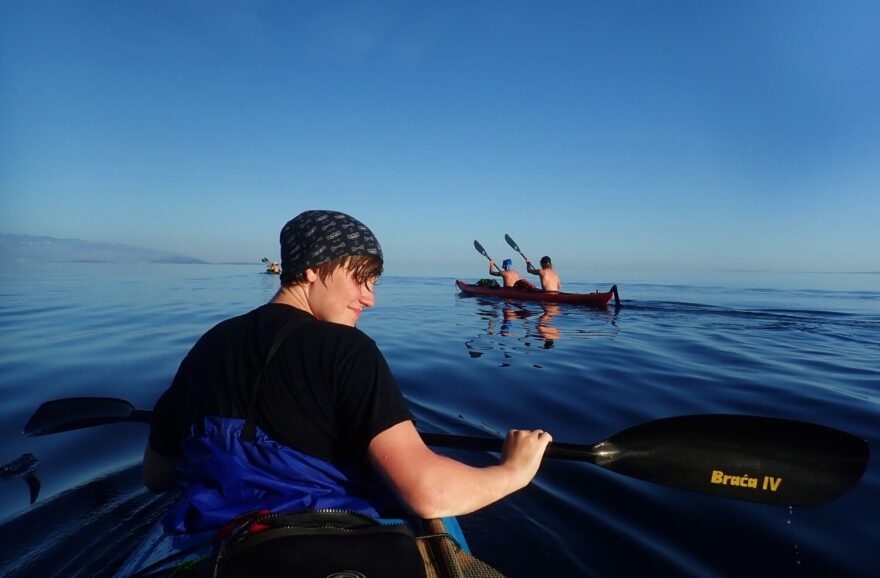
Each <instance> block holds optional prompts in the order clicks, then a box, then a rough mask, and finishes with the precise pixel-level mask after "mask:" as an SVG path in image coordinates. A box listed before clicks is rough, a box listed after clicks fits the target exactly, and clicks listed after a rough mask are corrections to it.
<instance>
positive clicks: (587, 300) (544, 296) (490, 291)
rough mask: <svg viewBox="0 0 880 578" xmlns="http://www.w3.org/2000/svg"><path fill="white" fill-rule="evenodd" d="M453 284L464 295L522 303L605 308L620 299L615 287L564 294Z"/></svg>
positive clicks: (617, 303) (618, 301)
mask: <svg viewBox="0 0 880 578" xmlns="http://www.w3.org/2000/svg"><path fill="white" fill-rule="evenodd" d="M455 284H456V285H457V286H458V288H459V290H460V291H461V292H462V293H464V294H465V295H481V296H486V297H500V298H502V299H521V300H524V301H543V302H547V303H570V304H572V305H587V306H589V307H607V306H608V302H609V301H611V298H612V297H614V303H615V305H620V297H619V295H618V294H617V285H613V286H612V287H611V289H609V290H608V291H604V292H603V291H596V292H595V293H564V292H562V291H531V290H527V289H514V288H512V287H483V286H481V285H472V284H469V283H465V282H464V281H462V280H461V279H458V280H456V282H455Z"/></svg>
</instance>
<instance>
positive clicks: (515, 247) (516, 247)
mask: <svg viewBox="0 0 880 578" xmlns="http://www.w3.org/2000/svg"><path fill="white" fill-rule="evenodd" d="M504 240H505V241H507V244H508V245H510V248H511V249H513V250H514V251H516V252H517V253H519V255H520V257H522V258H523V259H524V260H525V262H526V263H529V262H530V261H529V260H528V258H526V256H525V255H523V252H522V251H520V250H519V245H517V244H516V241H514V240H513V239H511V238H510V235H508V234H507V233H504Z"/></svg>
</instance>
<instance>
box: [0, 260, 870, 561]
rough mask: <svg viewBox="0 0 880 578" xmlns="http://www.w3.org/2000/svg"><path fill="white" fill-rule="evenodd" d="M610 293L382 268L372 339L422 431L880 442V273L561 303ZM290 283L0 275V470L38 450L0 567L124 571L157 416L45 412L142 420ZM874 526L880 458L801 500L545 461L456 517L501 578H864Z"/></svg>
mask: <svg viewBox="0 0 880 578" xmlns="http://www.w3.org/2000/svg"><path fill="white" fill-rule="evenodd" d="M470 280H471V281H473V280H474V279H470ZM612 283H617V285H618V287H619V289H620V296H621V298H622V307H621V308H620V309H615V308H613V307H611V308H608V309H600V310H595V309H589V308H585V307H579V306H568V305H541V304H537V303H529V302H520V301H510V300H499V299H492V298H480V297H462V296H460V295H459V294H458V292H457V290H456V289H455V286H454V279H451V278H405V277H388V278H383V279H382V280H381V283H380V284H379V286H378V287H377V290H376V295H377V305H376V307H375V308H374V309H372V310H369V311H368V312H366V313H365V315H364V316H363V318H362V320H361V322H360V324H359V327H360V328H361V329H363V330H364V331H365V332H366V333H367V334H369V335H370V336H371V337H372V338H373V339H374V340H375V341H376V342H377V343H378V345H379V347H380V348H381V350H382V351H383V352H384V354H385V356H386V357H387V359H388V362H389V365H390V366H391V368H392V370H393V372H394V374H395V376H396V378H397V380H398V381H399V384H400V387H401V389H402V390H403V392H404V394H405V396H406V397H407V399H408V400H409V402H410V404H411V406H412V408H413V411H414V413H415V415H416V417H417V419H418V426H419V427H420V428H422V429H424V430H429V431H441V432H451V433H461V434H471V435H473V434H476V435H503V434H504V432H506V431H507V430H508V429H510V428H537V427H540V428H543V429H546V430H547V431H550V432H551V433H552V434H553V436H554V437H555V439H556V440H557V441H566V442H576V443H584V444H593V443H595V442H598V441H601V440H603V439H605V438H607V437H609V436H611V435H612V434H614V433H616V432H619V431H621V430H623V429H626V428H628V427H630V426H633V425H636V424H639V423H643V422H647V421H650V420H654V419H658V418H664V417H670V416H676V415H688V414H697V413H733V414H746V415H763V416H771V417H780V418H790V419H799V420H804V421H808V422H814V423H819V424H822V425H826V426H830V427H835V428H838V429H841V430H844V431H848V432H851V433H854V434H856V435H858V436H859V437H862V438H864V439H866V440H868V441H869V443H870V444H871V446H872V447H876V446H877V442H878V440H880V275H876V274H873V275H872V274H861V275H860V274H769V273H746V272H740V273H713V274H706V273H699V274H697V273H691V274H683V273H679V274H672V273H667V274H663V275H661V274H659V273H644V274H635V273H632V272H597V273H596V275H595V277H594V278H592V279H586V280H583V281H582V282H579V283H577V282H566V287H565V289H566V290H568V291H573V292H588V291H594V290H596V289H601V290H607V289H608V288H609V287H610V285H611V284H612ZM277 286H278V278H277V277H275V276H270V275H263V274H260V266H257V267H256V268H254V267H251V266H242V265H197V266H184V265H158V264H149V265H124V266H120V265H114V264H101V263H78V264H57V263H49V264H33V263H28V264H15V265H4V266H3V267H2V269H0V440H2V445H0V447H2V450H0V463H2V464H5V463H8V462H9V461H11V460H13V459H15V458H17V457H19V456H21V455H22V454H25V453H28V452H29V453H32V454H33V455H34V456H35V458H36V459H38V460H40V463H39V464H38V465H37V474H38V476H39V478H40V480H41V481H42V489H41V493H40V497H39V499H38V500H37V501H36V503H35V504H33V505H30V504H29V500H28V489H27V486H26V485H25V483H24V481H23V480H22V479H21V478H18V477H11V478H10V479H6V480H3V481H0V575H3V576H40V577H44V576H105V575H111V574H112V571H113V569H114V568H115V567H116V566H118V564H119V563H120V560H121V559H122V558H124V556H125V555H126V554H127V553H128V552H130V550H131V549H132V548H133V547H134V546H135V545H136V544H137V542H138V541H139V540H140V539H141V538H142V537H143V536H144V534H145V532H146V531H147V529H148V528H149V527H150V525H151V524H153V523H154V522H155V521H156V520H157V519H158V518H159V517H160V516H161V512H162V509H163V508H164V506H165V505H166V504H167V500H168V498H167V497H162V496H160V497H155V496H152V495H151V494H149V493H147V492H146V491H145V490H144V489H143V488H142V487H141V486H140V483H139V470H138V466H139V460H140V456H141V454H142V452H143V448H144V445H145V441H146V427H145V426H144V425H142V424H120V425H111V426H102V427H96V428H91V429H86V430H80V431H74V432H67V433H62V434H56V435H51V436H46V437H36V438H29V437H25V436H24V435H22V429H23V426H24V424H25V423H26V422H27V420H28V418H29V417H30V415H31V414H32V413H33V411H34V410H35V409H36V408H37V406H38V405H39V404H40V403H41V402H43V401H46V400H49V399H53V398H59V397H70V396H113V397H120V398H124V399H127V400H129V401H131V402H132V403H133V404H134V405H135V406H137V407H139V408H147V409H148V408H151V407H152V404H153V403H154V402H155V400H156V398H157V397H158V396H159V395H160V393H161V392H162V391H163V390H164V389H165V388H166V387H167V386H168V384H169V382H170V380H171V378H172V377H173V375H174V372H175V370H176V368H177V365H178V364H179V363H180V360H181V359H182V357H183V356H184V355H185V354H186V352H187V350H188V349H189V347H191V346H192V344H193V343H194V342H195V340H196V339H197V338H198V337H199V336H200V335H201V334H202V333H203V332H204V331H206V330H207V329H209V328H210V327H211V326H212V325H214V324H215V323H217V322H218V321H220V320H222V319H225V318H227V317H229V316H232V315H237V314H240V313H243V312H245V311H247V310H249V309H251V308H254V307H256V306H258V305H260V304H261V303H263V302H265V301H267V300H268V299H269V298H270V297H271V296H272V294H273V293H274V291H275V289H276V288H277ZM452 455H454V456H455V457H457V458H459V459H461V460H463V461H467V462H469V463H472V464H474V465H485V464H490V463H493V462H494V461H495V459H496V458H495V457H494V456H492V455H490V454H484V453H473V452H465V451H456V452H453V454H452ZM2 464H0V465H2ZM878 519H880V464H878V460H877V459H876V457H875V458H874V459H872V461H871V462H870V463H869V466H868V469H867V472H866V473H865V475H864V477H863V478H862V480H861V481H860V482H859V483H858V484H857V485H856V486H855V487H854V488H852V489H851V490H850V491H848V492H846V493H845V494H844V495H843V496H841V497H840V498H838V499H837V500H834V501H832V502H830V503H827V504H824V505H821V506H816V507H809V508H808V507H794V508H789V507H783V506H767V505H761V504H754V503H750V502H744V501H737V500H729V499H723V498H718V497H713V496H707V495H702V494H698V493H694V492H689V491H684V490H679V489H675V488H670V487H665V486H659V485H656V484H652V483H649V482H646V481H642V480H638V479H634V478H629V477H626V476H623V475H620V474H615V473H613V472H610V471H607V470H604V469H602V468H600V467H598V466H596V465H591V464H587V463H577V462H560V461H554V460H545V462H544V464H543V466H542V468H541V471H540V473H539V475H538V476H537V478H536V479H535V481H534V482H533V483H532V484H531V485H530V486H529V487H528V488H526V489H524V490H522V491H520V492H518V493H516V494H515V495H513V496H511V497H509V498H508V499H505V500H502V501H501V502H499V503H497V504H494V505H492V506H489V507H487V508H485V509H484V510H482V511H480V512H477V513H475V514H472V515H468V516H462V517H461V518H460V520H461V523H462V526H463V527H464V530H465V532H466V534H467V535H468V538H469V541H470V544H471V547H472V549H473V550H474V552H475V553H476V554H478V555H479V556H480V557H481V558H482V559H484V560H485V561H487V562H489V563H490V564H492V565H494V566H495V567H497V568H499V569H500V570H502V571H503V572H505V573H506V574H507V575H508V576H511V577H544V576H637V575H652V576H761V575H772V576H872V575H874V573H875V571H876V569H877V568H878V567H880V563H878V560H877V554H876V552H878V551H880V524H878V523H877V520H878Z"/></svg>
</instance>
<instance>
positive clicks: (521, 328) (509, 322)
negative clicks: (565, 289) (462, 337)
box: [465, 296, 618, 367]
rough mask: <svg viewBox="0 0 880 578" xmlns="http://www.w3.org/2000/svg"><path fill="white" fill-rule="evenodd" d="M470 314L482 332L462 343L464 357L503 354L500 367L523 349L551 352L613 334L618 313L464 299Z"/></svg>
mask: <svg viewBox="0 0 880 578" xmlns="http://www.w3.org/2000/svg"><path fill="white" fill-rule="evenodd" d="M466 301H467V302H470V303H475V305H476V307H475V310H474V312H475V313H476V314H477V316H478V317H479V318H480V319H482V320H484V322H485V330H484V331H482V332H481V333H480V334H479V335H476V336H474V337H472V338H471V339H468V340H467V341H466V342H465V347H466V348H467V351H468V355H469V356H470V357H472V358H479V357H482V356H483V355H485V354H487V353H488V352H490V351H492V350H496V351H498V350H500V351H502V352H503V353H504V360H503V361H502V363H501V365H500V366H501V367H507V366H509V365H510V363H509V360H510V359H511V357H512V354H514V353H516V352H517V351H521V352H525V351H526V349H525V348H541V349H553V348H555V347H557V346H558V345H559V343H558V342H560V341H561V340H562V339H563V337H564V338H565V340H569V339H574V340H575V341H577V340H579V339H584V338H593V337H597V336H600V335H608V332H609V329H610V330H611V331H612V332H616V331H617V324H616V320H617V316H618V310H616V309H615V310H613V311H609V310H601V311H598V310H594V309H588V308H584V307H579V306H577V305H567V304H559V303H547V302H542V303H527V304H526V303H523V302H521V301H518V300H498V299H487V298H484V297H480V296H477V297H467V298H466Z"/></svg>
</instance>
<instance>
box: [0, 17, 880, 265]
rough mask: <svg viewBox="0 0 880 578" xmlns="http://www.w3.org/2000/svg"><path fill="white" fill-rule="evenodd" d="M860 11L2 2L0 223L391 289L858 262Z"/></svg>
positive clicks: (877, 57) (875, 147) (877, 245)
mask: <svg viewBox="0 0 880 578" xmlns="http://www.w3.org/2000/svg"><path fill="white" fill-rule="evenodd" d="M878 30H880V2H877V1H876V0H867V1H848V0H842V1H836V2H825V1H816V0H813V1H809V0H805V1H800V0H798V1H774V2H765V1H748V0H746V1H736V2H734V1H719V2H703V1H698V0H693V1H668V2H663V1H661V2H655V1H641V2H636V1H619V2H611V1H602V2H599V1H589V0H583V1H551V2H518V1H501V0H497V1H467V2H465V1H450V2H404V1H385V2H348V1H343V2H312V3H303V2H282V1H262V2H259V1H245V0H242V1H237V0H236V1H230V0H219V1H208V0H174V1H172V0H152V1H146V0H129V1H109V0H108V1H76V0H73V1H70V0H68V1H53V0H49V1H44V2H31V1H28V0H5V1H4V2H2V3H0V203H2V206H0V233H14V234H30V235H51V236H56V237H69V238H78V239H85V240H89V241H110V242H120V243H127V244H132V245H140V246H145V247H151V248H156V249H162V250H167V251H173V252H177V253H182V254H186V255H192V256H195V257H199V258H202V259H206V260H209V261H249V260H253V261H254V262H255V263H259V259H260V258H261V257H263V256H269V257H277V252H278V243H277V237H278V231H279V230H280V228H281V227H282V226H283V224H284V223H285V222H286V221H287V220H288V219H290V218H291V217H293V216H294V215H296V214H297V213H298V212H300V211H301V210H305V209H314V208H329V209H338V210H342V211H345V212H348V213H350V214H352V215H354V216H355V217H357V218H359V219H361V220H362V221H364V222H365V223H366V224H367V225H368V226H370V227H371V228H372V229H373V230H374V232H375V233H376V234H377V236H378V237H379V239H380V241H381V243H382V245H383V249H384V251H385V255H386V271H387V272H389V273H390V274H441V275H461V276H474V275H480V274H481V272H483V271H484V270H485V268H486V261H485V259H484V258H482V257H481V256H480V255H479V254H478V253H476V251H475V250H474V249H473V244H472V243H473V240H474V239H478V240H480V242H481V243H482V244H483V245H484V246H485V247H486V249H487V250H488V251H489V253H490V254H491V255H492V256H494V257H495V258H496V259H497V260H499V261H500V260H501V259H503V258H505V257H511V258H513V257H516V259H515V262H517V263H518V266H519V263H521V259H519V257H518V256H517V255H515V254H514V252H513V251H512V250H511V249H510V248H508V247H507V245H506V244H505V242H504V234H505V233H509V234H510V235H511V236H512V237H513V238H514V239H516V241H517V242H518V243H519V245H520V247H521V248H522V249H523V250H524V251H525V252H526V254H527V255H528V256H529V257H531V258H532V259H534V260H537V259H539V258H540V257H541V256H542V255H544V254H549V255H551V256H552V257H553V259H554V261H555V263H556V265H557V268H558V269H560V270H561V271H562V272H564V274H568V275H569V276H577V277H581V278H589V272H590V271H591V270H593V269H595V268H609V267H610V268H614V267H617V268H623V269H627V268H629V269H664V270H672V269H684V270H710V271H711V270H743V269H746V270H773V271H878V270H880V257H878V255H880V226H878V224H877V223H878V221H880V34H878Z"/></svg>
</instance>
